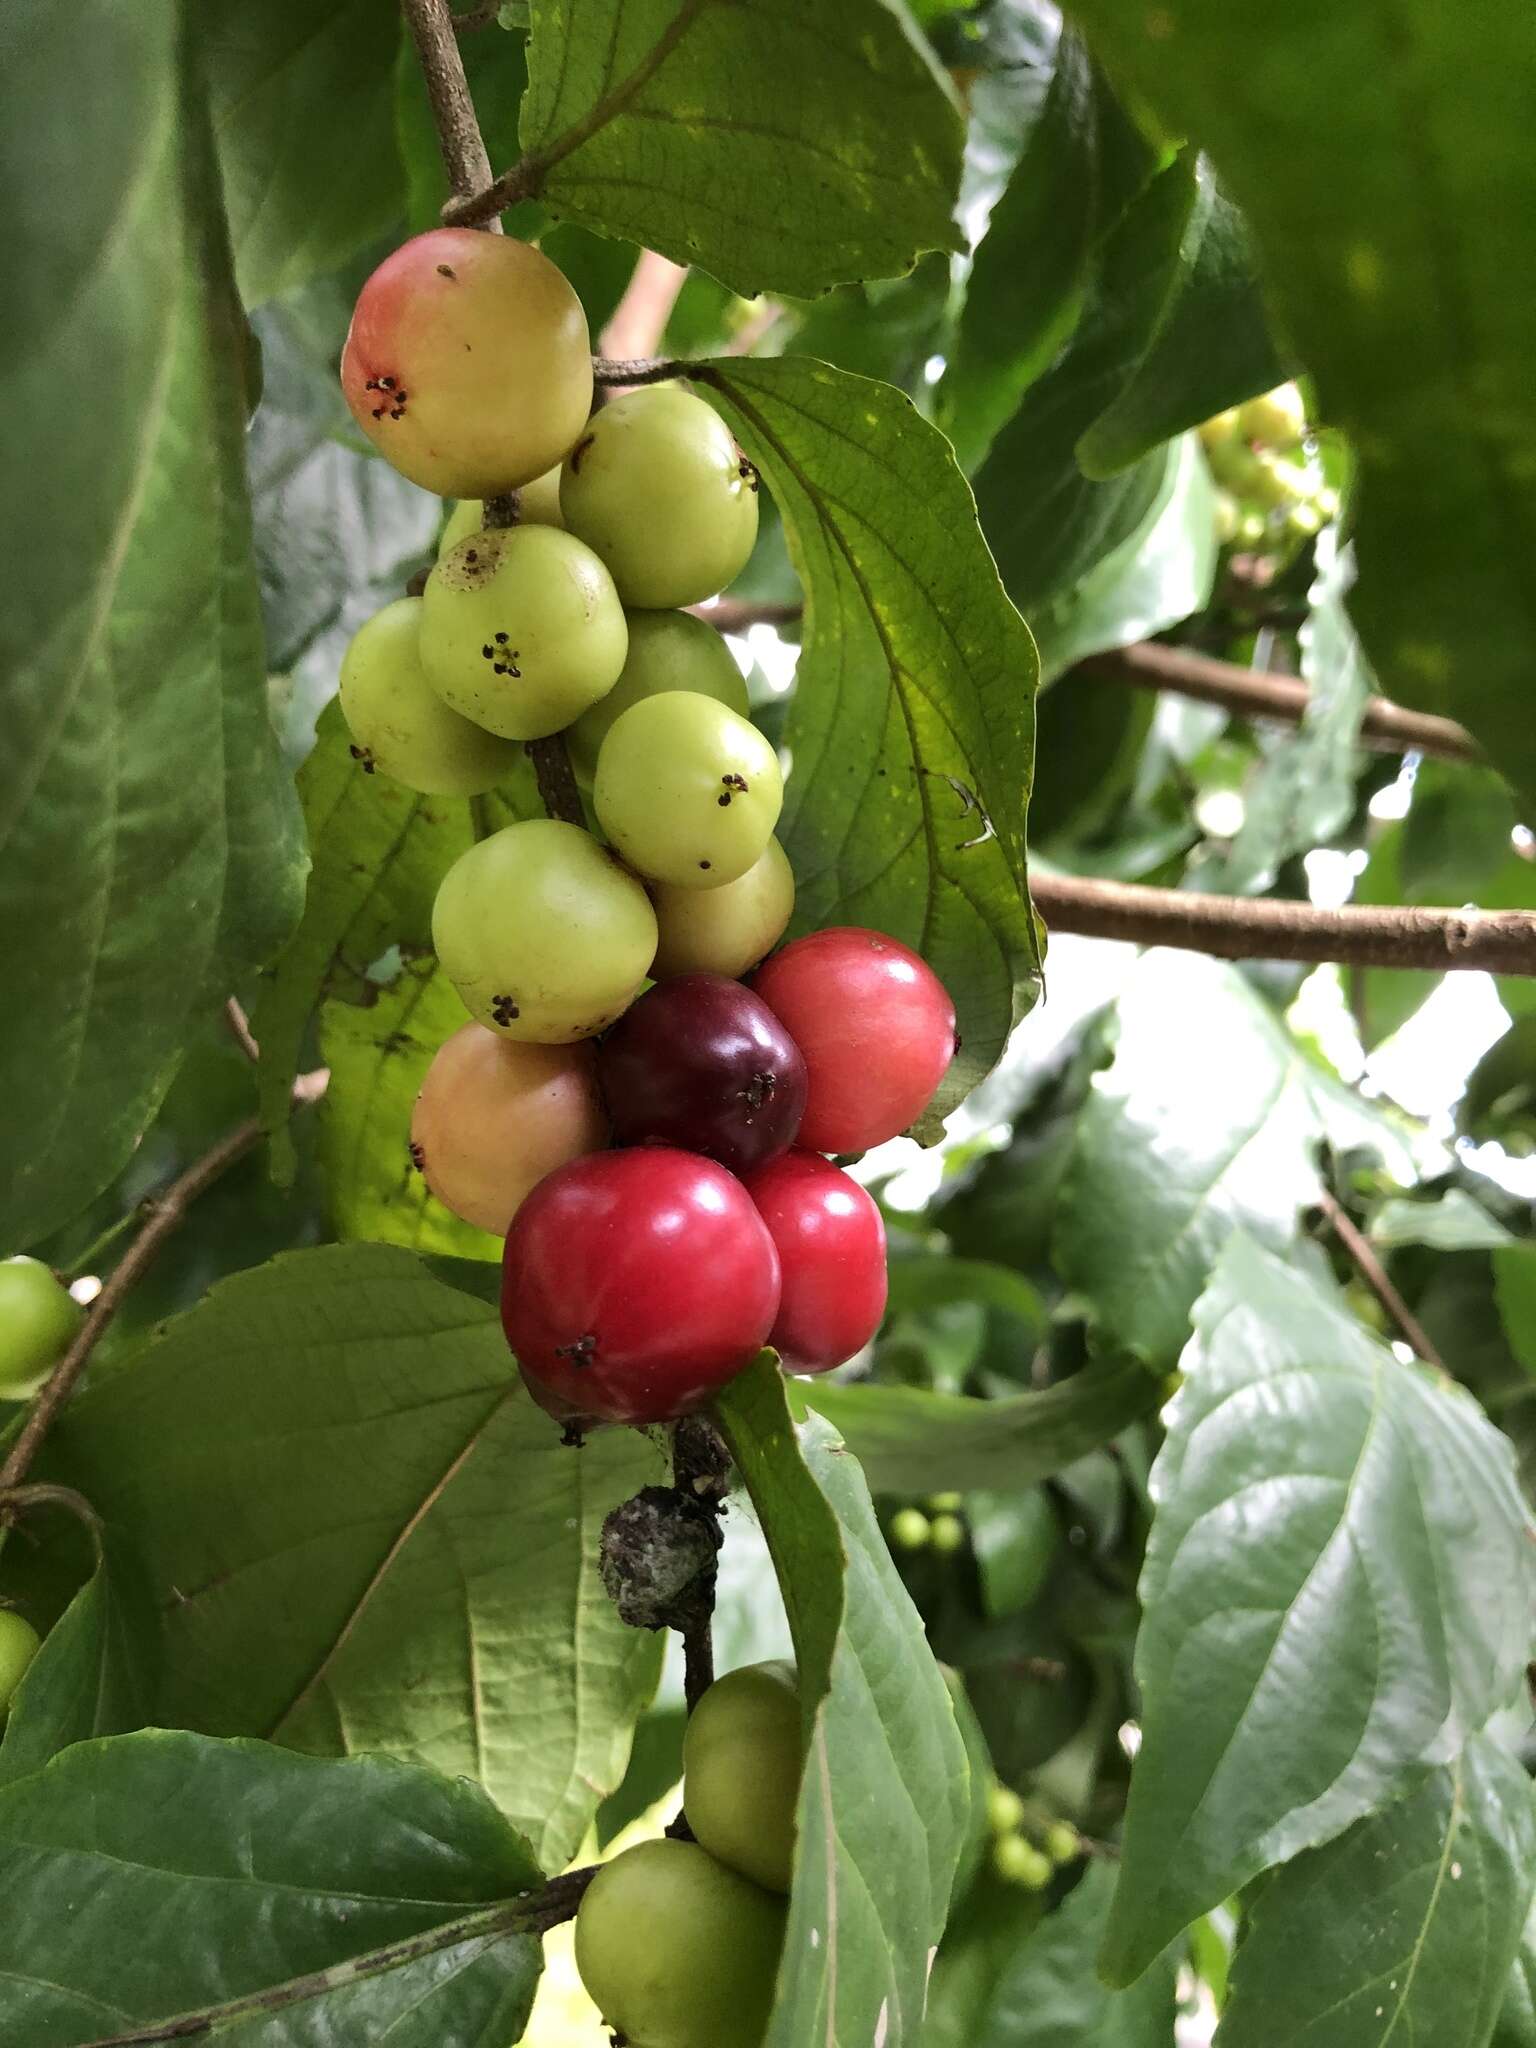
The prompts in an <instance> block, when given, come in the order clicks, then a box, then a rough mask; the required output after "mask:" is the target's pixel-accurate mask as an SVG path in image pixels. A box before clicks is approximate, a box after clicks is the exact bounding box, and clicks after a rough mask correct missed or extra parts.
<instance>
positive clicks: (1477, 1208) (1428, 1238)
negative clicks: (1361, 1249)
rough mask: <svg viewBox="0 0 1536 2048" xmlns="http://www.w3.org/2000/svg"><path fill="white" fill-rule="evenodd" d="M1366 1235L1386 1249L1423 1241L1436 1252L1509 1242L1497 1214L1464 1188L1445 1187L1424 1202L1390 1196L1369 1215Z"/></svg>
mask: <svg viewBox="0 0 1536 2048" xmlns="http://www.w3.org/2000/svg"><path fill="white" fill-rule="evenodd" d="M1370 1237H1371V1242H1372V1243H1373V1244H1379V1245H1383V1246H1385V1247H1386V1249H1387V1250H1388V1251H1394V1250H1396V1249H1397V1247H1398V1246H1399V1245H1405V1244H1423V1245H1429V1246H1430V1247H1431V1248H1432V1249H1433V1250H1435V1251H1440V1252H1484V1251H1492V1250H1493V1249H1494V1248H1495V1246H1497V1245H1502V1244H1510V1243H1512V1242H1513V1240H1512V1239H1511V1237H1510V1234H1509V1232H1508V1231H1507V1230H1506V1229H1505V1228H1504V1225H1503V1224H1502V1223H1500V1222H1499V1220H1498V1218H1497V1217H1495V1216H1490V1215H1489V1213H1488V1211H1487V1210H1486V1209H1485V1208H1484V1207H1483V1205H1482V1203H1481V1202H1476V1201H1474V1200H1473V1199H1472V1197H1471V1196H1470V1195H1469V1194H1468V1193H1467V1191H1466V1189H1465V1188H1448V1189H1447V1190H1446V1192H1445V1193H1444V1194H1443V1195H1437V1196H1436V1197H1435V1199H1434V1200H1433V1201H1428V1202H1424V1201H1411V1200H1409V1199H1408V1198H1407V1197H1405V1196H1394V1197H1393V1198H1392V1199H1391V1200H1389V1201H1385V1202H1383V1203H1382V1205H1381V1207H1380V1208H1379V1209H1378V1210H1377V1211H1376V1212H1375V1214H1374V1215H1373V1216H1372V1218H1371V1228H1370Z"/></svg>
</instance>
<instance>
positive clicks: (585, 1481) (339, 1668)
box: [43, 1245, 660, 1867]
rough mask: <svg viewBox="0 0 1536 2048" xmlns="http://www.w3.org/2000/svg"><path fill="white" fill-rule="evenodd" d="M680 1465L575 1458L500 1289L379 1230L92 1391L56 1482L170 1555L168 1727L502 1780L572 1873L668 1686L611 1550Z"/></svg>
mask: <svg viewBox="0 0 1536 2048" xmlns="http://www.w3.org/2000/svg"><path fill="white" fill-rule="evenodd" d="M659 1462H660V1460H659V1457H658V1454H657V1453H656V1452H655V1451H654V1450H653V1448H652V1447H651V1446H650V1445H649V1444H648V1443H647V1442H646V1441H645V1439H643V1438H642V1437H640V1436H638V1435H637V1434H635V1433H634V1432H632V1431H629V1430H610V1431H606V1432H602V1433H600V1434H599V1435H597V1436H595V1437H593V1438H592V1440H591V1441H590V1442H589V1443H588V1444H587V1445H586V1447H585V1448H584V1449H583V1450H582V1451H581V1452H580V1454H579V1455H578V1454H577V1453H575V1452H573V1451H571V1450H569V1449H567V1448H566V1447H565V1446H563V1445H562V1444H561V1441H560V1433H559V1431H558V1429H557V1428H556V1427H555V1426H554V1425H553V1424H552V1423H551V1422H550V1421H549V1419H548V1417H547V1416H545V1415H543V1414H542V1413H541V1412H540V1411H539V1410H538V1409H537V1408H535V1407H534V1405H533V1403H532V1402H531V1401H530V1400H529V1399H528V1397H527V1396H526V1395H525V1394H524V1393H523V1391H522V1389H521V1387H520V1386H519V1384H518V1382H517V1378H516V1374H515V1371H513V1369H512V1367H511V1361H510V1359H509V1358H508V1355H507V1349H506V1344H505V1341H504V1339H503V1338H502V1335H501V1331H500V1328H499V1325H498V1323H497V1319H496V1312H495V1310H494V1308H493V1307H492V1306H491V1305H490V1304H489V1303H487V1302H484V1301H482V1300H479V1299H472V1298H471V1297H470V1296H469V1295H467V1294H463V1293H459V1292H457V1291H456V1290H455V1289H453V1288H451V1287H448V1286H445V1285H444V1284H443V1283H442V1282H441V1281H439V1280H436V1279H433V1278H431V1277H430V1276H429V1274H428V1273H427V1271H426V1269H425V1268H424V1267H423V1266H422V1265H421V1263H420V1262H419V1261H418V1260H417V1259H415V1258H412V1257H411V1256H410V1255H408V1254H407V1253H405V1252H401V1251H396V1250H392V1249H387V1248H385V1247H383V1246H378V1245H366V1246H365V1245H351V1246H334V1247H327V1248H323V1249H320V1250H316V1251H312V1252H300V1253H293V1254H289V1255H288V1256H286V1257H283V1258H279V1259H275V1260H274V1261H272V1263H271V1264H270V1265H268V1266H265V1267H262V1268H260V1269H259V1270H257V1271H255V1272H251V1273H246V1274H241V1275H240V1276H239V1277H238V1278H236V1279H233V1280H229V1281H226V1282H224V1283H223V1285H221V1286H220V1287H218V1288H216V1289H215V1290H214V1291H213V1293H212V1294H211V1295H210V1296H209V1297H208V1299H207V1301H206V1302H204V1303H203V1304H202V1306H201V1307H199V1308H197V1309H194V1310H193V1311H192V1312H191V1313H190V1314H189V1315H185V1316H182V1317H179V1318H178V1319H177V1320H176V1321H174V1322H172V1323H171V1324H170V1325H169V1326H168V1327H167V1328H166V1330H165V1331H164V1333H163V1335H161V1336H159V1337H157V1338H155V1339H152V1340H151V1341H150V1342H149V1343H148V1344H147V1345H145V1346H144V1348H143V1349H142V1350H141V1351H140V1352H139V1353H138V1354H137V1355H136V1356H135V1357H134V1358H133V1359H132V1361H131V1364H129V1365H125V1366H123V1367H122V1368H120V1369H119V1370H117V1371H115V1372H114V1373H112V1374H111V1375H110V1376H108V1377H106V1378H105V1379H103V1380H102V1382H101V1383H100V1384H99V1385H97V1386H95V1387H93V1388H92V1389H91V1390H90V1391H89V1392H88V1393H86V1394H84V1395H82V1396H81V1397H80V1398H79V1399H77V1400H76V1401H75V1402H74V1404H73V1405H72V1406H71V1407H70V1409H69V1410H68V1411H67V1413H66V1415H65V1416H64V1417H63V1418H62V1420H61V1421H60V1423H59V1424H58V1426H57V1427H56V1429H55V1432H54V1435H53V1437H52V1439H51V1440H50V1443H49V1446H48V1449H47V1452H46V1455H45V1458H44V1461H43V1470H44V1473H45V1476H49V1477H55V1478H57V1477H66V1483H69V1484H72V1485H74V1486H76V1487H78V1489H79V1490H80V1491H81V1492H82V1493H84V1494H85V1495H86V1497H87V1498H88V1499H89V1500H91V1501H92V1502H94V1504H95V1505H96V1507H97V1509H98V1511H99V1512H100V1513H101V1514H102V1516H103V1518H104V1519H105V1520H106V1521H107V1522H108V1524H109V1525H112V1524H117V1525H121V1526H122V1527H123V1528H125V1529H131V1530H132V1532H133V1537H134V1540H135V1543H136V1544H137V1545H138V1547H139V1548H140V1550H141V1551H142V1554H143V1557H144V1560H145V1564H146V1567H147V1571H148V1575H149V1579H150V1584H151V1588H152V1591H153V1593H154V1595H155V1597H156V1598H157V1600H158V1601H160V1602H162V1603H164V1608H165V1643H164V1659H165V1665H164V1673H163V1677H162V1681H161V1686H160V1691H159V1695H158V1698H157V1700H156V1712H157V1716H158V1717H159V1718H160V1719H162V1720H163V1721H165V1722H166V1723H167V1724H169V1725H172V1726H188V1727H195V1728H198V1729H202V1730H205V1731H207V1732H209V1733H213V1734H228V1735H237V1734H238V1735H244V1734H253V1735H262V1736H265V1737H267V1738H269V1739H272V1740H275V1741H279V1742H282V1743H285V1744H287V1745H289V1746H291V1747H293V1748H295V1749H303V1750H310V1751H316V1752H320V1753H322V1754H336V1753H338V1752H351V1751H356V1750H385V1751H388V1752H389V1753H390V1754H392V1755H396V1756H402V1757H408V1758H412V1759H419V1760H421V1761H423V1762H427V1763H431V1764H433V1765H435V1766H437V1767H438V1768H439V1769H441V1770H443V1771H446V1772H449V1773H451V1774H457V1775H462V1776H465V1777H471V1778H474V1779H476V1780H478V1781H479V1782H480V1783H481V1784H483V1785H484V1786H485V1788H486V1789H487V1790H488V1791H489V1792H490V1793H491V1795H492V1796H493V1797H494V1798H495V1799H496V1800H497V1802H498V1804H500V1805H501V1806H502V1808H503V1809H504V1811H505V1812H506V1813H507V1814H508V1815H509V1816H510V1817H511V1818H512V1819H513V1821H514V1822H515V1823H516V1824H517V1825H518V1826H519V1827H520V1828H522V1829H523V1831H524V1832H525V1833H526V1834H527V1835H528V1837H529V1839H530V1840H531V1841H532V1842H533V1844H534V1847H535V1850H536V1852H537V1854H538V1856H539V1858H540V1860H541V1862H543V1863H544V1864H546V1865H547V1866H549V1867H555V1866H558V1865H559V1864H560V1863H562V1862H563V1861H564V1860H565V1859H566V1858H567V1857H568V1856H569V1855H570V1854H571V1853H572V1852H573V1850H574V1849H575V1847H576V1844H577V1843H578V1842H579V1841H580V1839H581V1836H582V1832H583V1830H584V1829H585V1827H586V1825H587V1822H588V1820H589V1819H590V1818H591V1815H592V1812H593V1810H594V1808H595V1807H596V1804H597V1802H598V1800H599V1799H600V1798H601V1797H602V1796H603V1794H604V1793H605V1792H607V1791H609V1790H611V1789H612V1787H613V1786H614V1785H615V1784H616V1783H617V1782H618V1779H619V1778H620V1777H621V1776H622V1774H623V1768H624V1758H625V1756H626V1754H627V1751H628V1747H629V1735H630V1728H631V1726H632V1723H633V1721H634V1717H635V1715H636V1713H637V1712H638V1710H639V1708H640V1705H641V1704H642V1703H643V1701H644V1699H645V1698H646V1697H647V1695H648V1694H649V1692H650V1690H651V1689H652V1687H653V1686H654V1683H655V1670H656V1651H657V1646H656V1644H655V1642H654V1640H653V1639H652V1638H650V1637H648V1636H646V1635H645V1634H643V1632H641V1631H638V1630H632V1629H627V1628H625V1627H624V1626H623V1625H622V1624H621V1623H620V1622H619V1620H618V1618H617V1616H616V1614H615V1613H614V1611H613V1609H612V1607H611V1605H610V1603H609V1601H608V1598H607V1595H606V1594H605V1593H604V1592H603V1589H602V1586H601V1584H600V1582H599V1580H598V1576H597V1569H596V1564H595V1559H594V1552H595V1546H596V1541H597V1532H598V1528H599V1526H600V1524H601V1522H602V1519H603V1516H604V1515H605V1514H606V1513H607V1511H608V1509H609V1508H611V1507H613V1506H614V1505H615V1504H616V1503H617V1502H618V1501H619V1500H621V1499H623V1498H624V1497H625V1496H626V1495H627V1494H629V1493H631V1492H633V1491H634V1490H635V1488H636V1487H638V1486H639V1485H641V1484H642V1483H644V1482H646V1481H648V1480H650V1479H652V1478H655V1477H657V1476H658V1466H659Z"/></svg>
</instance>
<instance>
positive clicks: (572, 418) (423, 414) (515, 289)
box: [341, 228, 592, 498]
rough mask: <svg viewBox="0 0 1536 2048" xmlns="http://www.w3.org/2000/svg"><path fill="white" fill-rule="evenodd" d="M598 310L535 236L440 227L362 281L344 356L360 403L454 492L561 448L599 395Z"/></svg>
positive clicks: (415, 476)
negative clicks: (587, 306)
mask: <svg viewBox="0 0 1536 2048" xmlns="http://www.w3.org/2000/svg"><path fill="white" fill-rule="evenodd" d="M590 348H591V342H590V337H589V334H588V331H587V318H586V314H585V313H584V312H583V311H582V307H581V301H580V299H578V298H577V296H576V294H575V292H574V291H572V289H571V287H570V285H569V284H568V283H567V282H566V280H565V278H564V277H562V276H561V274H560V272H559V271H558V270H557V269H556V268H555V266H554V264H553V263H551V262H550V260H549V258H548V257H547V256H542V255H540V253H539V251H538V250H537V249H534V248H531V247H530V246H529V245H528V243H526V242H518V241H514V240H513V239H512V237H511V236H509V235H487V234H482V233H481V232H479V231H478V230H477V229H474V228H432V229H429V230H428V232H427V233H426V234H422V235H416V236H413V237H412V239H411V240H410V241H408V242H405V243H403V244H402V245H401V246H400V247H399V248H398V249H396V250H395V251H394V252H393V254H391V255H389V256H386V257H385V259H384V261H383V262H382V263H381V264H380V265H379V267H378V269H377V270H375V271H374V273H373V275H372V276H371V277H370V278H369V279H368V281H367V283H366V284H365V285H364V286H363V288H362V291H361V292H360V293H359V294H358V300H357V305H356V308H355V310H354V311H353V315H352V325H351V327H350V329H349V330H348V333H347V339H346V345H345V347H344V348H343V350H342V356H341V386H342V390H343V392H344V393H345V394H346V400H347V404H348V406H349V407H350V408H351V412H352V417H353V418H354V419H355V420H356V421H357V424H358V425H359V426H360V427H361V428H362V430H363V432H364V433H365V434H366V435H367V436H368V438H369V440H370V441H372V443H373V444H374V446H375V447H376V448H377V449H378V450H379V452H380V454H382V455H383V456H384V457H385V458H386V459H387V460H388V461H389V462H390V463H392V464H393V466H394V467H395V468H396V469H398V470H399V472H400V474H401V475H402V476H406V477H409V478H410V480H411V482H412V483H416V484H420V485H422V486H423V488H424V489H426V490H429V491H436V492H437V494H438V495H439V497H444V498H486V497H490V496H492V495H494V494H495V493H497V492H499V491H509V490H514V489H516V488H517V487H518V486H519V485H521V484H525V483H528V482H530V481H531V480H532V479H533V478H534V477H536V476H541V475H542V474H543V473H544V471H545V470H547V469H550V468H551V467H553V466H554V465H555V464H556V463H558V462H560V461H561V460H562V459H563V457H564V456H565V454H566V452H567V450H568V449H569V448H570V447H571V445H572V443H573V442H574V441H575V440H576V438H577V436H578V435H579V434H580V433H581V431H582V429H583V428H584V426H585V425H586V421H587V414H588V413H589V411H590V410H591V405H592V361H591V355H590Z"/></svg>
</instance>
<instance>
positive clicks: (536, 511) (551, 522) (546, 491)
mask: <svg viewBox="0 0 1536 2048" xmlns="http://www.w3.org/2000/svg"><path fill="white" fill-rule="evenodd" d="M517 524H518V525H519V526H564V524H565V521H564V519H562V518H561V516H560V472H559V470H558V469H546V470H545V472H544V474H543V475H542V476H536V477H535V478H534V479H533V482H532V483H529V484H523V485H522V486H521V487H520V488H519V490H518V493H517ZM486 530H487V529H486V524H485V501H484V499H482V498H461V499H460V500H459V502H458V504H457V505H455V506H454V508H453V510H452V512H450V513H449V515H448V518H447V520H446V521H445V522H444V525H443V530H442V532H441V533H440V534H439V535H438V537H437V552H438V554H439V555H440V556H441V555H446V554H450V553H451V552H452V551H453V549H454V548H456V547H457V546H458V545H459V542H460V541H463V540H468V539H469V537H470V535H471V534H475V533H484V532H485V531H486Z"/></svg>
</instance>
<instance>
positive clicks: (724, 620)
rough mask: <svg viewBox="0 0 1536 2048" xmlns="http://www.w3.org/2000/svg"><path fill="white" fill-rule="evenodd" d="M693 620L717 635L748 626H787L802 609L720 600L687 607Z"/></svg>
mask: <svg viewBox="0 0 1536 2048" xmlns="http://www.w3.org/2000/svg"><path fill="white" fill-rule="evenodd" d="M688 609H689V611H691V612H692V613H693V615H694V617H695V618H696V619H702V620H703V621H704V623H705V625H706V626H713V627H714V629H715V631H716V632H717V633H745V632H746V631H747V630H748V628H749V627H752V626H791V625H793V624H794V622H795V620H796V619H798V618H799V617H801V615H802V613H803V612H804V609H805V607H804V606H803V605H799V604H768V603H761V604H758V603H754V602H753V601H752V599H750V598H746V597H720V598H716V600H715V602H714V603H713V604H691V605H689V607H688Z"/></svg>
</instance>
